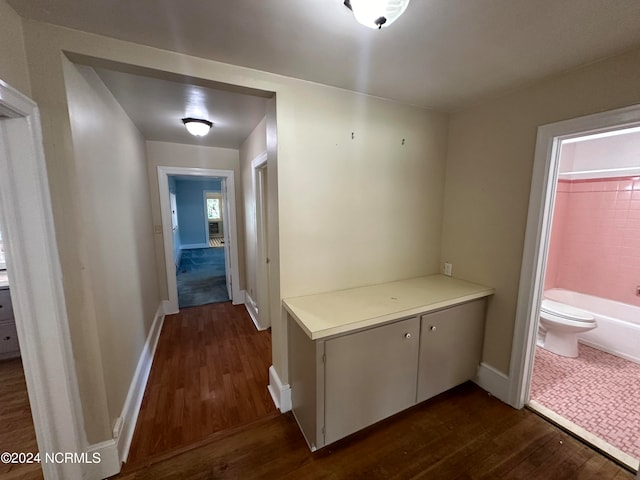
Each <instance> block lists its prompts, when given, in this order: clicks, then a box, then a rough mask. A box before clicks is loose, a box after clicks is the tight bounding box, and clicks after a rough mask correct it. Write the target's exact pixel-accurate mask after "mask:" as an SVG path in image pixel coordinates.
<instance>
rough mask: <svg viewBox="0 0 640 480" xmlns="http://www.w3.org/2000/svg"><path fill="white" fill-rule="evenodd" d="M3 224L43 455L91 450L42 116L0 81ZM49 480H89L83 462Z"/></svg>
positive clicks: (52, 467)
mask: <svg viewBox="0 0 640 480" xmlns="http://www.w3.org/2000/svg"><path fill="white" fill-rule="evenodd" d="M0 112H1V113H3V114H4V115H5V116H7V117H8V118H2V119H0V225H1V228H2V229H3V239H4V242H5V245H6V254H7V267H8V268H7V272H8V274H9V283H10V290H11V299H12V303H13V310H14V313H15V320H16V329H17V332H18V340H19V343H20V351H21V356H22V363H23V366H24V374H25V379H26V383H27V391H28V394H29V402H30V404H31V412H32V416H33V422H34V427H35V431H36V439H37V442H38V449H39V451H40V452H41V454H42V455H44V454H45V452H49V453H52V452H78V453H80V452H85V451H86V450H87V447H88V442H87V438H86V434H85V432H84V418H83V414H82V407H81V401H80V394H79V389H78V383H77V376H76V371H75V361H74V359H73V354H72V347H71V336H70V333H69V321H68V317H67V310H66V304H65V297H64V290H63V283H62V269H61V267H60V260H59V254H58V247H57V243H56V236H55V230H54V223H53V212H52V208H51V196H50V192H49V181H48V177H47V169H46V163H45V158H44V150H43V145H42V130H41V123H40V112H39V110H38V107H37V105H36V104H35V103H34V102H33V101H32V100H31V99H30V98H28V97H26V96H25V95H23V94H22V93H20V92H19V91H18V90H16V89H14V88H12V87H11V86H9V85H8V84H6V83H4V82H3V81H1V80H0ZM41 467H42V471H43V473H44V476H45V478H47V479H58V478H59V479H76V478H78V479H79V478H86V477H87V475H89V473H88V469H89V466H87V465H82V464H80V463H72V462H69V463H66V462H65V463H60V464H57V463H49V462H44V461H43V462H42V463H41Z"/></svg>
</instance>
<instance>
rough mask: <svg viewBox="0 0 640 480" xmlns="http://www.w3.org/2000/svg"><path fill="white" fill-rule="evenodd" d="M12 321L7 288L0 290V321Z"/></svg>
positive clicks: (9, 295) (9, 296)
mask: <svg viewBox="0 0 640 480" xmlns="http://www.w3.org/2000/svg"><path fill="white" fill-rule="evenodd" d="M11 319H13V308H12V307H11V294H10V293H9V289H8V288H3V289H2V290H0V320H11Z"/></svg>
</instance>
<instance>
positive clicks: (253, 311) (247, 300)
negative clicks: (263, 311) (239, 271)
mask: <svg viewBox="0 0 640 480" xmlns="http://www.w3.org/2000/svg"><path fill="white" fill-rule="evenodd" d="M242 292H243V293H244V306H245V308H246V309H247V312H248V313H249V316H250V317H251V320H252V321H253V324H254V325H255V327H256V330H258V331H263V330H267V329H268V328H269V327H268V326H266V327H263V326H262V325H260V321H259V320H258V310H257V305H256V302H255V301H254V300H253V298H251V295H249V292H247V291H245V290H243V291H242Z"/></svg>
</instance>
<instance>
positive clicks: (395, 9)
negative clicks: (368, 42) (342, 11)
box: [344, 0, 409, 29]
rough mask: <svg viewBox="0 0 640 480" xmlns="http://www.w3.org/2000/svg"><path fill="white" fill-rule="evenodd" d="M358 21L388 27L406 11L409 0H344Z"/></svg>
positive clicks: (372, 26)
mask: <svg viewBox="0 0 640 480" xmlns="http://www.w3.org/2000/svg"><path fill="white" fill-rule="evenodd" d="M344 5H345V6H346V7H347V8H348V9H349V10H351V11H352V12H353V16H354V17H356V20H357V21H358V23H360V24H362V25H364V26H365V27H369V28H378V29H380V28H382V27H388V26H389V25H391V24H392V23H393V22H395V21H396V20H397V19H398V17H400V15H402V14H403V13H404V11H405V10H406V9H407V5H409V0H344Z"/></svg>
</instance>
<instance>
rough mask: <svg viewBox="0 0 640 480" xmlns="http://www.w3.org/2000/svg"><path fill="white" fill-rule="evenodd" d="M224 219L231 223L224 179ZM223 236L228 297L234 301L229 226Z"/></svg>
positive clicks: (225, 227) (226, 226) (224, 229)
mask: <svg viewBox="0 0 640 480" xmlns="http://www.w3.org/2000/svg"><path fill="white" fill-rule="evenodd" d="M222 218H223V219H224V221H225V222H227V223H228V222H229V218H230V217H229V202H227V180H226V179H224V178H223V179H222ZM222 230H223V235H224V271H225V275H226V276H227V295H229V300H233V295H232V289H231V282H232V281H233V278H231V241H230V239H229V230H230V229H229V226H228V224H227V225H225V226H224V228H223V229H222Z"/></svg>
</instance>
